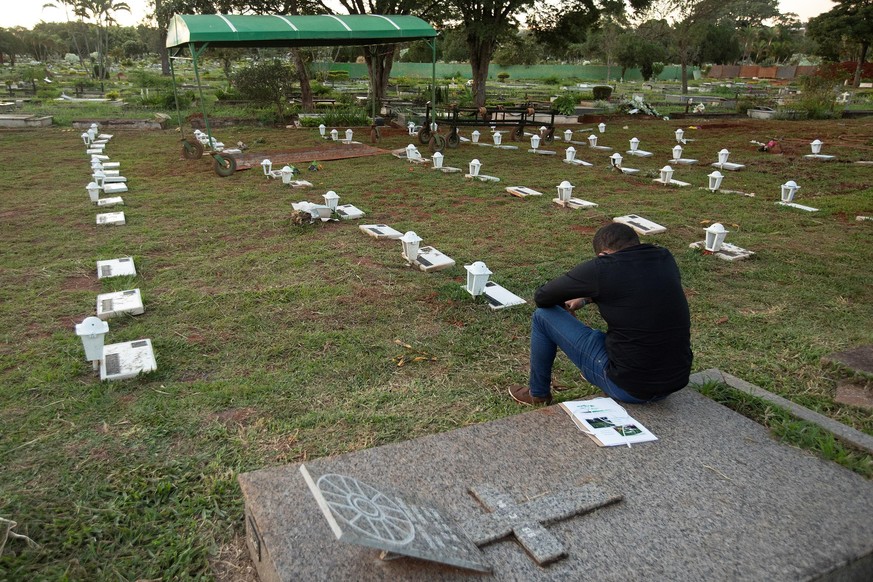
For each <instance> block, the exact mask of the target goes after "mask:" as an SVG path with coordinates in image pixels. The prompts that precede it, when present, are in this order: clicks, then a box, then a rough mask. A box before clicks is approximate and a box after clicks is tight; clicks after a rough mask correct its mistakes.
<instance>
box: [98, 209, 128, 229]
mask: <svg viewBox="0 0 873 582" xmlns="http://www.w3.org/2000/svg"><path fill="white" fill-rule="evenodd" d="M97 224H100V225H103V226H121V225H123V224H124V213H123V212H104V213H103V214H98V215H97Z"/></svg>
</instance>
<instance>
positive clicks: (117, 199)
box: [97, 196, 124, 208]
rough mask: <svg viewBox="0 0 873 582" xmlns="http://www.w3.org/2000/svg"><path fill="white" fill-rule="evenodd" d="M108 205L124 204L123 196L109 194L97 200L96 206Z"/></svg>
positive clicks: (105, 206) (106, 206)
mask: <svg viewBox="0 0 873 582" xmlns="http://www.w3.org/2000/svg"><path fill="white" fill-rule="evenodd" d="M110 206H124V198H122V197H121V196H111V197H109V198H101V199H100V200H98V201H97V207H98V208H108V207H110Z"/></svg>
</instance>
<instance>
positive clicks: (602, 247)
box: [592, 222, 640, 255]
mask: <svg viewBox="0 0 873 582" xmlns="http://www.w3.org/2000/svg"><path fill="white" fill-rule="evenodd" d="M592 244H593V245H594V252H595V253H596V254H598V255H599V254H600V253H603V252H606V251H611V252H616V251H620V250H622V249H626V248H628V247H632V246H634V245H638V244H640V237H639V236H637V233H636V231H634V229H632V228H631V227H629V226H628V225H626V224H621V223H620V222H613V223H611V224H607V225H606V226H604V227H601V228H600V229H599V230H598V231H597V232H596V233H594V240H593V241H592Z"/></svg>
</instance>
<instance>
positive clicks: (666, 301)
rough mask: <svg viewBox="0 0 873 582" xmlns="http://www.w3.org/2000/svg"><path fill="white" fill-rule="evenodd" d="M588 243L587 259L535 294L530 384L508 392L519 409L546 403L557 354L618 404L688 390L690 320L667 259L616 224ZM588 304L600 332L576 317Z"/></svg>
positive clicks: (674, 268) (670, 260)
mask: <svg viewBox="0 0 873 582" xmlns="http://www.w3.org/2000/svg"><path fill="white" fill-rule="evenodd" d="M593 244H594V252H595V253H596V254H597V256H596V257H595V258H594V259H591V260H589V261H585V262H584V263H581V264H579V265H577V266H576V267H574V268H573V269H571V270H570V271H568V272H567V273H566V274H564V275H562V276H560V277H558V278H557V279H553V280H552V281H549V282H548V283H546V284H545V285H543V286H542V287H540V288H539V289H537V291H536V294H535V295H534V301H535V302H536V304H537V310H536V311H535V312H534V315H533V323H532V324H531V337H530V382H529V384H528V386H523V385H517V386H511V387H510V388H509V394H510V396H512V398H513V399H515V400H516V401H517V402H520V403H521V404H528V405H531V404H546V405H548V404H551V403H552V394H551V381H552V364H553V363H554V361H555V355H556V354H557V348H561V350H563V351H564V353H565V354H567V356H568V357H569V358H570V360H571V361H572V362H573V363H574V364H575V365H576V367H578V368H579V370H581V371H582V376H583V377H584V378H585V379H586V380H587V381H588V382H590V383H591V384H593V385H595V386H597V387H598V388H600V389H601V390H603V391H604V392H606V394H608V395H609V396H611V397H612V398H614V399H615V400H618V401H621V402H629V403H632V404H642V403H646V402H654V401H656V400H661V399H663V398H665V397H667V395H668V394H670V393H672V392H676V391H677V390H681V389H682V388H683V387H684V386H686V385H687V384H688V375H689V373H690V372H691V360H692V353H691V319H690V315H689V313H688V302H687V301H686V299H685V293H684V291H683V290H682V283H681V282H680V278H679V267H678V266H677V265H676V261H675V260H674V259H673V255H671V254H670V251H668V250H667V249H664V248H661V247H658V246H655V245H651V244H640V239H639V237H638V236H637V233H636V232H634V230H633V229H632V228H630V227H629V226H627V225H624V224H618V223H612V224H609V225H607V226H604V227H603V228H601V229H600V230H598V231H597V232H596V233H595V234H594V241H593ZM588 303H595V304H596V305H597V308H598V309H599V310H600V315H601V316H602V317H603V319H604V320H605V321H606V325H607V331H606V333H603V332H602V331H599V330H596V329H591V328H590V327H588V326H587V325H585V324H584V323H582V322H581V321H579V320H578V319H576V316H575V312H576V310H577V309H579V308H581V307H583V306H585V305H587V304H588Z"/></svg>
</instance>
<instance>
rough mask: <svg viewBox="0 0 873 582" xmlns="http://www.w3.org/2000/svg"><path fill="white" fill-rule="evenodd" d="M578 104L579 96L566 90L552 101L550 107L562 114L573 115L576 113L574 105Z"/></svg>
mask: <svg viewBox="0 0 873 582" xmlns="http://www.w3.org/2000/svg"><path fill="white" fill-rule="evenodd" d="M578 104H579V96H578V95H576V94H574V93H571V92H569V91H568V92H566V93H563V94H561V95H559V96H558V98H557V99H555V100H554V101H552V108H553V109H556V110H558V111H559V112H560V113H561V114H562V115H573V114H574V113H576V105H578Z"/></svg>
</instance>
